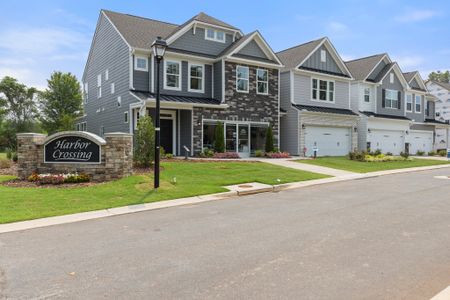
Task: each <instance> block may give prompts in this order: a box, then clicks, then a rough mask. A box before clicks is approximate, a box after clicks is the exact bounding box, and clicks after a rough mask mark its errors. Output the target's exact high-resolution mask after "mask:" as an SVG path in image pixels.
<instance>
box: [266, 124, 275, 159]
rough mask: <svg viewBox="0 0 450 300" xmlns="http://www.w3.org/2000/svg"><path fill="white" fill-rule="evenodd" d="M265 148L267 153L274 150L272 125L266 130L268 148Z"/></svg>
mask: <svg viewBox="0 0 450 300" xmlns="http://www.w3.org/2000/svg"><path fill="white" fill-rule="evenodd" d="M265 150H266V152H267V153H269V152H273V151H274V147H273V132H272V126H269V127H267V132H266V149H265Z"/></svg>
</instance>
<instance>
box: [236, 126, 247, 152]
mask: <svg viewBox="0 0 450 300" xmlns="http://www.w3.org/2000/svg"><path fill="white" fill-rule="evenodd" d="M238 152H239V156H241V157H249V156H250V143H249V124H239V125H238Z"/></svg>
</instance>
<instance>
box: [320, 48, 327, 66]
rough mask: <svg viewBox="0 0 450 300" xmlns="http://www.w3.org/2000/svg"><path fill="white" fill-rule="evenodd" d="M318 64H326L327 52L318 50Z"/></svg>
mask: <svg viewBox="0 0 450 300" xmlns="http://www.w3.org/2000/svg"><path fill="white" fill-rule="evenodd" d="M320 62H323V63H324V62H327V51H325V50H323V49H322V50H320Z"/></svg>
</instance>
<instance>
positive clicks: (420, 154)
mask: <svg viewBox="0 0 450 300" xmlns="http://www.w3.org/2000/svg"><path fill="white" fill-rule="evenodd" d="M416 155H417V156H424V155H425V151H421V150H417V152H416Z"/></svg>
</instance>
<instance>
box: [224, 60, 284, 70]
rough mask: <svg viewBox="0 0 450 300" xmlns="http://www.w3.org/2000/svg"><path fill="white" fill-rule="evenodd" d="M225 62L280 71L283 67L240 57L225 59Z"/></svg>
mask: <svg viewBox="0 0 450 300" xmlns="http://www.w3.org/2000/svg"><path fill="white" fill-rule="evenodd" d="M226 60H227V61H229V62H235V63H244V64H249V65H252V66H265V67H270V68H274V69H282V68H283V66H280V65H277V64H271V63H267V62H263V61H259V60H250V59H245V58H240V57H226Z"/></svg>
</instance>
